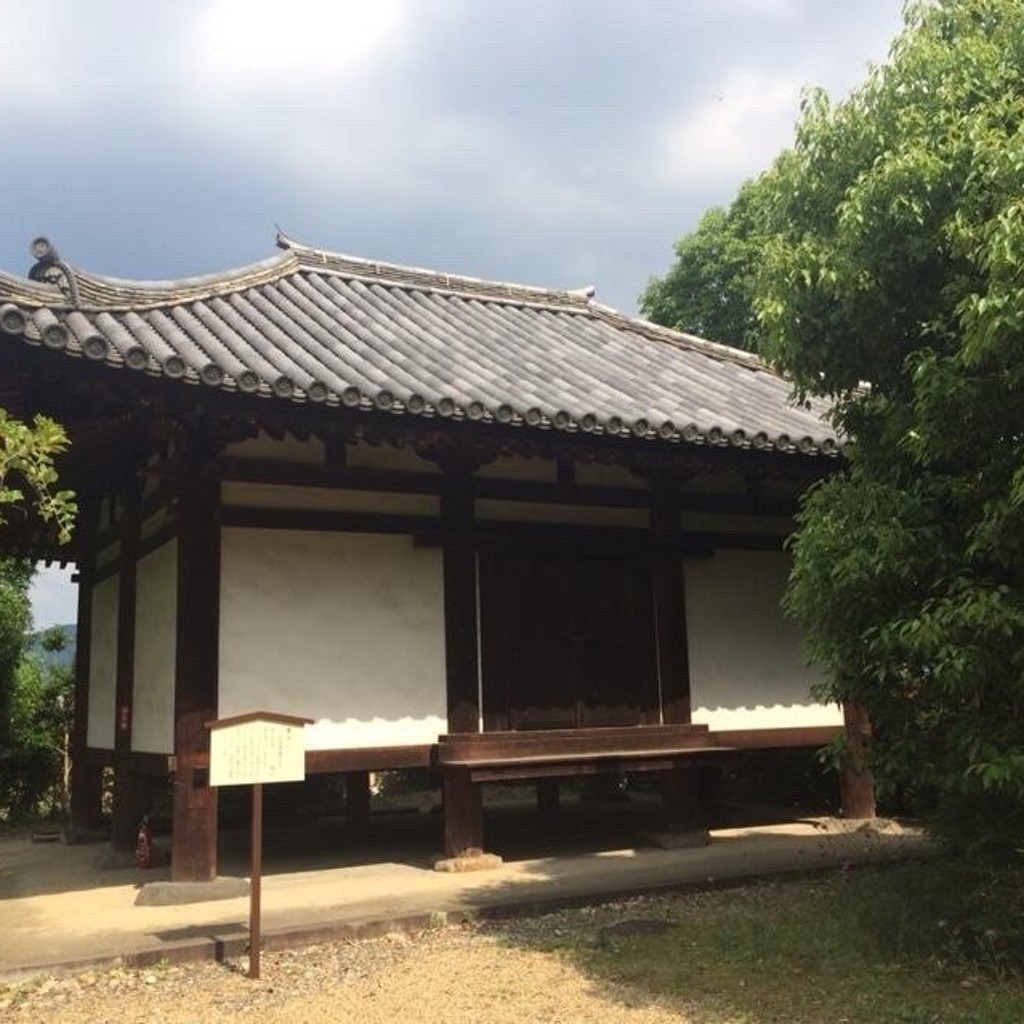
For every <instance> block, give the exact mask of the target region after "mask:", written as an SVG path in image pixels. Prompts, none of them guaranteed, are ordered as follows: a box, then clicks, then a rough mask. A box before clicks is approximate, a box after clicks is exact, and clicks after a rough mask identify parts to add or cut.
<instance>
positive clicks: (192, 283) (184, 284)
mask: <svg viewBox="0 0 1024 1024" xmlns="http://www.w3.org/2000/svg"><path fill="white" fill-rule="evenodd" d="M297 268H298V261H297V260H296V259H295V257H294V256H292V255H290V254H288V253H282V254H281V255H279V256H271V257H270V258H269V259H265V260H260V261H259V262H258V263H250V264H248V265H246V266H243V267H232V268H231V269H229V270H222V271H216V272H214V273H210V274H199V275H194V276H190V277H182V278H177V279H173V280H166V281H141V280H140V281H136V280H131V279H128V278H121V277H110V276H107V275H104V274H94V273H91V272H89V271H84V270H81V269H79V268H78V267H74V268H73V271H74V275H75V281H76V283H77V284H78V290H79V293H80V295H81V298H82V305H83V307H86V308H88V307H94V306H95V307H102V308H103V309H118V308H120V307H124V308H131V309H139V308H151V307H153V306H163V305H176V304H178V303H180V302H194V301H196V300H200V299H208V298H213V297H214V296H217V295H223V294H225V293H226V292H233V291H239V290H240V289H243V288H252V287H255V286H258V285H261V284H268V283H271V282H273V281H277V280H278V279H280V278H281V277H282V276H284V275H285V274H287V273H290V272H291V271H293V270H296V269H297Z"/></svg>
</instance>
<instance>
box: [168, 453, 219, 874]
mask: <svg viewBox="0 0 1024 1024" xmlns="http://www.w3.org/2000/svg"><path fill="white" fill-rule="evenodd" d="M190 454H191V460H190V462H191V472H190V474H189V475H188V476H187V477H186V478H185V479H184V480H182V481H181V482H180V485H179V486H180V491H179V509H178V528H179V533H178V601H177V643H176V649H175V659H176V660H175V686H174V719H175V722H174V756H175V765H176V772H175V776H174V811H173V814H174V821H173V832H172V859H171V877H172V879H174V880H175V881H207V880H209V879H212V878H213V877H214V875H216V873H217V793H216V790H215V789H213V788H211V787H210V785H209V771H208V768H207V767H205V766H206V765H208V754H209V730H208V729H207V728H206V722H207V721H209V720H210V719H213V718H216V717H217V700H218V696H217V678H218V659H219V650H218V638H219V632H220V525H221V523H220V481H219V480H218V479H217V477H216V475H215V474H214V473H213V472H212V468H211V465H210V463H209V462H208V461H206V460H205V459H203V458H202V457H201V454H200V453H199V452H198V451H194V452H192V453H190Z"/></svg>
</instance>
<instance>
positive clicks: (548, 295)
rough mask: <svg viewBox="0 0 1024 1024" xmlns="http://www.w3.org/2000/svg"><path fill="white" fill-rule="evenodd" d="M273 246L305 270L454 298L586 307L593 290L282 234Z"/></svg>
mask: <svg viewBox="0 0 1024 1024" xmlns="http://www.w3.org/2000/svg"><path fill="white" fill-rule="evenodd" d="M276 244H277V246H278V248H280V249H284V250H285V251H286V252H290V253H294V255H295V256H296V257H297V258H298V260H299V262H300V264H301V266H302V268H303V269H305V270H312V271H319V272H322V271H327V272H329V273H330V272H333V273H336V274H342V275H345V274H348V275H351V276H353V277H359V278H363V279H364V280H375V281H380V282H381V283H388V284H395V285H399V286H409V285H413V286H415V287H418V288H425V289H429V290H431V291H441V292H447V293H450V294H453V295H467V296H479V297H481V298H491V299H496V300H499V301H509V300H511V301H513V302H523V303H527V304H532V305H542V306H543V305H557V306H576V307H589V306H590V303H591V297H592V296H593V289H592V288H590V287H587V288H576V289H570V288H545V287H542V286H538V285H528V284H517V283H515V282H512V281H495V280H489V279H487V278H483V277H472V276H471V275H469V274H455V273H448V272H446V271H440V270H430V269H428V268H426V267H414V266H409V265H405V264H401V263H388V262H385V261H383V260H372V259H367V258H366V257H364V256H350V255H348V254H346V253H340V252H332V251H331V250H329V249H317V248H314V247H313V246H309V245H304V244H303V243H302V242H298V241H296V240H295V239H293V238H289V237H288V236H287V235H285V234H284V233H283V232H281V231H278V233H277V238H276Z"/></svg>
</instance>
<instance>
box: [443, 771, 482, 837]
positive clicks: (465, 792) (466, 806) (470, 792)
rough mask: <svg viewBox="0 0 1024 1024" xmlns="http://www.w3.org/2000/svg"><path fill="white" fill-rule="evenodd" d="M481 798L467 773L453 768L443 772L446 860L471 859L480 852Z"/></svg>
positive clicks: (476, 785) (477, 787)
mask: <svg viewBox="0 0 1024 1024" xmlns="http://www.w3.org/2000/svg"><path fill="white" fill-rule="evenodd" d="M483 845H484V811H483V795H482V794H481V792H480V786H479V784H478V783H474V782H470V779H469V773H468V772H466V771H464V770H460V769H457V768H449V769H446V770H445V772H444V853H445V856H446V857H465V856H474V855H477V854H479V853H480V852H481V851H482V850H483Z"/></svg>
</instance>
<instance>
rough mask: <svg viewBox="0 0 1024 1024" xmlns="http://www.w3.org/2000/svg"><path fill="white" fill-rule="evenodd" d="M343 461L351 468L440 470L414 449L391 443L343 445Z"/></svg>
mask: <svg viewBox="0 0 1024 1024" xmlns="http://www.w3.org/2000/svg"><path fill="white" fill-rule="evenodd" d="M345 462H346V464H347V465H348V466H349V467H350V468H352V469H397V470H404V471H408V472H410V473H430V474H432V475H436V474H438V473H440V472H441V468H440V466H438V464H437V463H436V462H431V461H430V460H429V459H423V458H420V456H419V455H417V454H416V452H415V450H414V449H412V448H410V447H408V446H406V447H402V448H399V447H398V446H397V445H393V444H369V443H366V442H363V443H360V444H348V445H346V446H345Z"/></svg>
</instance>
